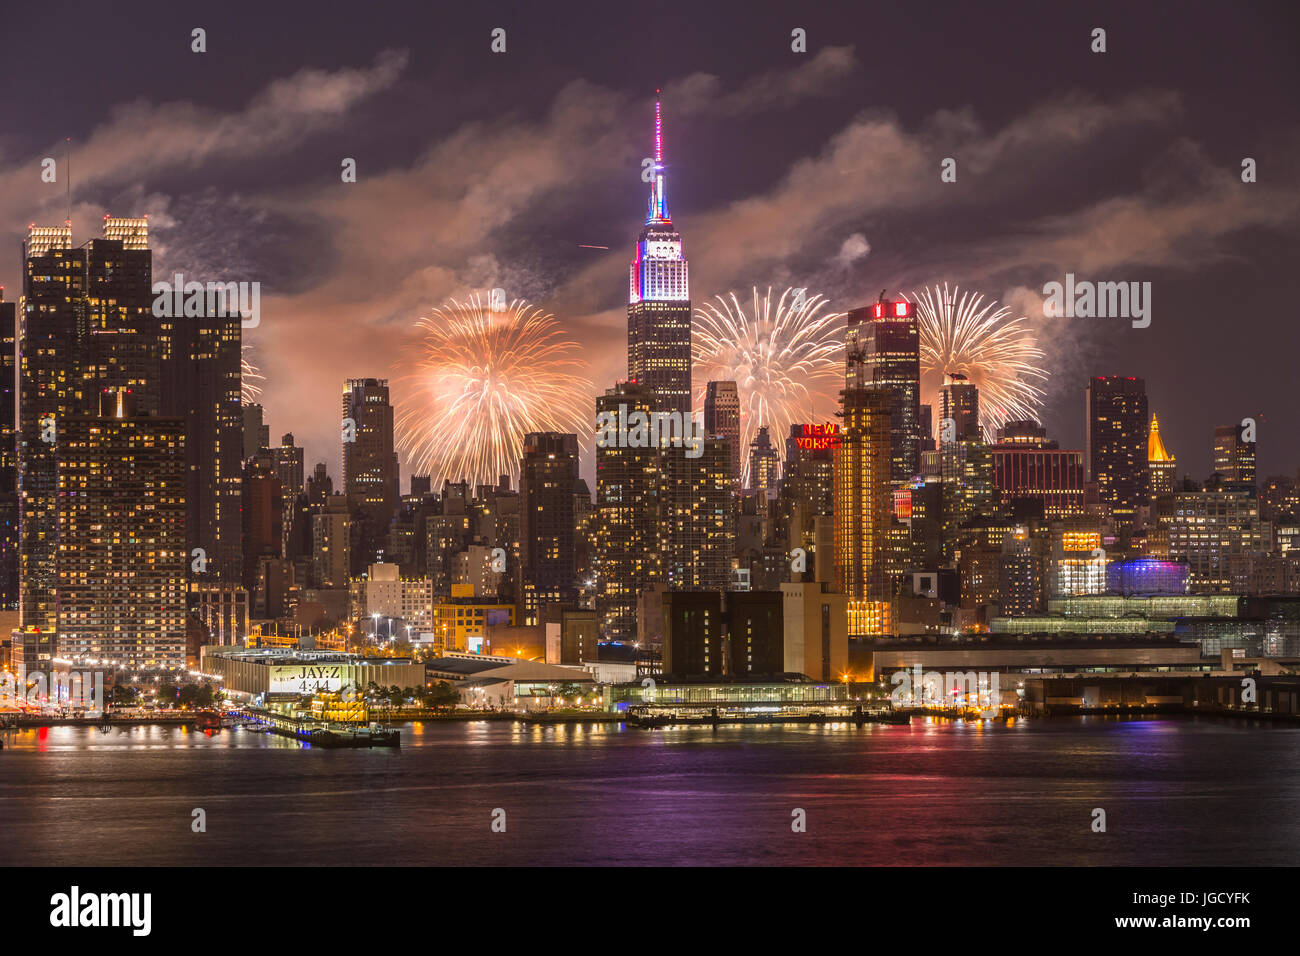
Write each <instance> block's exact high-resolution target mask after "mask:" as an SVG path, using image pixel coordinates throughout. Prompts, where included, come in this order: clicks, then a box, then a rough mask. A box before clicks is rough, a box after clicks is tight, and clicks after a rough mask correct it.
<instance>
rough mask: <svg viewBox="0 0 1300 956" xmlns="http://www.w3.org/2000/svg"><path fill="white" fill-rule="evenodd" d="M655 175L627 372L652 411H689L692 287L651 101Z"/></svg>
mask: <svg viewBox="0 0 1300 956" xmlns="http://www.w3.org/2000/svg"><path fill="white" fill-rule="evenodd" d="M654 150H655V151H654V166H653V169H652V170H651V172H652V174H653V176H654V179H653V181H652V183H651V186H650V208H649V211H648V213H647V215H646V220H645V228H644V229H642V230H641V235H640V237H639V238H638V239H637V245H636V258H635V259H633V260H632V264H631V267H630V270H629V272H630V285H629V290H628V307H627V375H628V378H629V379H630V380H631V381H633V382H636V383H639V384H641V385H644V386H645V387H646V388H647V389H649V396H650V406H651V410H652V411H663V412H678V413H680V414H681V415H682V417H683V419H687V418H689V416H690V414H691V292H690V281H689V276H688V274H687V262H686V258H685V257H684V256H683V255H682V236H681V233H679V232H677V231H676V230H675V229H674V227H673V221H672V218H671V217H670V216H669V214H668V196H667V193H666V191H665V185H664V150H663V118H662V113H661V109H660V104H659V101H658V100H656V101H655V142H654Z"/></svg>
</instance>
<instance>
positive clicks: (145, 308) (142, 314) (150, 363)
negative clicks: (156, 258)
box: [82, 216, 184, 415]
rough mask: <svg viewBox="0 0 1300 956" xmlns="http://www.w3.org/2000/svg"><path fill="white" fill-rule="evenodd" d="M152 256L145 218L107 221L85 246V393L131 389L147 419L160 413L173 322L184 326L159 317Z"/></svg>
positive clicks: (83, 364) (139, 408)
mask: <svg viewBox="0 0 1300 956" xmlns="http://www.w3.org/2000/svg"><path fill="white" fill-rule="evenodd" d="M152 257H153V254H152V253H151V252H150V251H149V221H148V220H147V219H143V218H141V219H123V218H114V217H112V216H105V217H104V238H102V239H91V240H90V241H89V242H87V243H86V324H87V331H88V333H89V336H88V338H87V340H86V350H85V359H84V362H83V363H82V375H83V376H84V378H85V380H86V384H85V394H86V395H87V396H95V395H98V394H100V393H101V392H102V390H103V389H105V388H112V389H130V391H131V395H132V399H133V401H134V402H135V407H136V408H137V409H138V410H139V413H140V414H145V415H157V414H159V410H160V408H161V400H162V393H163V383H162V375H161V365H160V362H161V360H162V357H163V353H164V352H166V351H167V347H168V340H169V338H170V332H171V327H172V323H175V322H177V321H184V320H183V319H182V320H177V319H165V320H164V319H159V318H157V317H155V316H154V314H153V300H154V295H153V259H152ZM88 401H90V402H91V403H92V404H93V402H94V399H93V398H89V399H88ZM86 412H87V413H88V414H95V413H96V412H97V409H95V408H87V409H86Z"/></svg>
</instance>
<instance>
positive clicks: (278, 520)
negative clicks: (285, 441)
mask: <svg viewBox="0 0 1300 956" xmlns="http://www.w3.org/2000/svg"><path fill="white" fill-rule="evenodd" d="M281 494H282V492H281V488H280V478H279V476H278V475H276V473H275V468H274V467H273V466H272V465H271V463H270V462H268V461H265V460H263V459H259V458H252V459H249V460H248V461H247V462H245V463H244V478H243V488H242V489H241V494H240V501H241V503H242V506H243V507H242V511H243V528H242V531H243V534H242V538H243V559H242V567H243V579H244V587H245V588H247V589H248V593H249V595H250V596H252V599H253V603H254V604H256V603H257V597H256V595H257V582H258V577H259V566H260V564H261V561H262V559H263V558H279V557H281V555H282V549H283V547H284V506H283V502H282V499H281Z"/></svg>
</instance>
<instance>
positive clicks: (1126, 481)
mask: <svg viewBox="0 0 1300 956" xmlns="http://www.w3.org/2000/svg"><path fill="white" fill-rule="evenodd" d="M1085 432H1086V439H1085V449H1084V461H1085V463H1086V465H1087V475H1086V479H1087V480H1088V481H1095V482H1096V483H1097V491H1098V495H1099V496H1100V498H1101V502H1102V504H1104V505H1106V506H1107V507H1108V508H1109V509H1110V513H1111V514H1112V515H1113V516H1114V517H1115V518H1116V519H1118V520H1120V521H1125V520H1132V518H1133V517H1134V515H1135V514H1136V512H1137V509H1138V506H1139V505H1142V504H1145V503H1146V502H1147V501H1148V500H1149V498H1150V492H1149V491H1148V472H1147V450H1146V447H1145V445H1146V440H1145V439H1146V438H1147V434H1148V428H1147V390H1146V383H1145V382H1144V381H1143V380H1142V379H1140V378H1131V377H1130V378H1126V377H1121V376H1118V375H1111V376H1097V377H1094V378H1092V379H1091V380H1090V381H1089V382H1088V388H1087V393H1086V419H1085Z"/></svg>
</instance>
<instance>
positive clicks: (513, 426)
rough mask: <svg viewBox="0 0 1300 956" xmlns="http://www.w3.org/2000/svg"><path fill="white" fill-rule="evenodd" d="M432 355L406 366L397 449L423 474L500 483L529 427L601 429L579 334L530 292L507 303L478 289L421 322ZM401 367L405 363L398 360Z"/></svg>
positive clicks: (513, 466)
mask: <svg viewBox="0 0 1300 956" xmlns="http://www.w3.org/2000/svg"><path fill="white" fill-rule="evenodd" d="M417 324H418V325H419V327H420V328H422V329H423V330H424V343H423V355H422V357H421V358H420V359H419V360H418V361H417V362H414V363H411V364H410V365H408V366H405V367H406V368H407V369H408V372H407V374H405V375H404V376H402V379H403V381H406V382H408V383H409V385H410V387H409V388H406V389H403V394H404V396H405V398H404V400H402V401H400V402H399V406H398V413H397V418H396V424H397V428H398V432H399V438H398V442H397V447H398V450H399V451H400V452H401V453H402V454H403V455H404V457H405V458H406V460H407V462H408V464H409V466H410V467H411V469H412V470H413V473H415V474H426V475H430V476H432V478H433V483H434V487H435V488H436V487H438V486H440V485H441V484H442V481H443V480H444V479H450V480H452V481H460V480H462V479H466V480H468V481H470V482H471V483H473V484H496V482H497V479H498V478H499V477H500V476H501V475H511V476H514V475H516V474H517V473H518V471H519V459H520V457H521V456H522V455H523V439H524V435H525V434H526V433H528V432H533V431H558V432H576V433H577V434H578V436H579V441H580V442H582V443H583V444H584V445H585V444H586V441H585V439H586V437H587V436H588V435H590V433H591V430H592V421H591V419H592V414H593V412H592V410H591V409H592V404H591V383H590V382H589V381H588V380H587V379H586V378H584V377H582V376H581V375H579V374H576V373H578V372H579V371H580V370H583V369H585V368H586V363H585V362H583V361H582V360H581V359H579V358H577V357H576V352H577V350H578V348H579V346H578V343H577V342H574V341H572V340H571V339H569V338H567V337H566V336H565V335H564V333H563V331H562V330H561V329H560V326H559V323H558V322H557V321H556V319H555V316H553V315H551V314H550V313H547V312H543V311H542V310H541V309H539V308H536V307H531V306H529V305H528V303H526V302H524V301H523V300H516V301H514V302H512V303H510V305H509V307H508V308H506V309H505V310H504V311H501V312H493V311H490V309H489V307H488V303H487V302H486V301H484V300H480V299H479V297H478V296H477V295H473V296H472V297H471V298H470V299H469V300H468V301H467V302H459V301H457V300H455V299H450V300H448V302H447V303H446V305H445V306H444V307H443V308H441V309H434V310H433V311H432V313H431V314H430V315H429V316H428V317H421V319H420V320H419V322H418V323H417ZM400 367H402V366H399V368H400Z"/></svg>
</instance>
